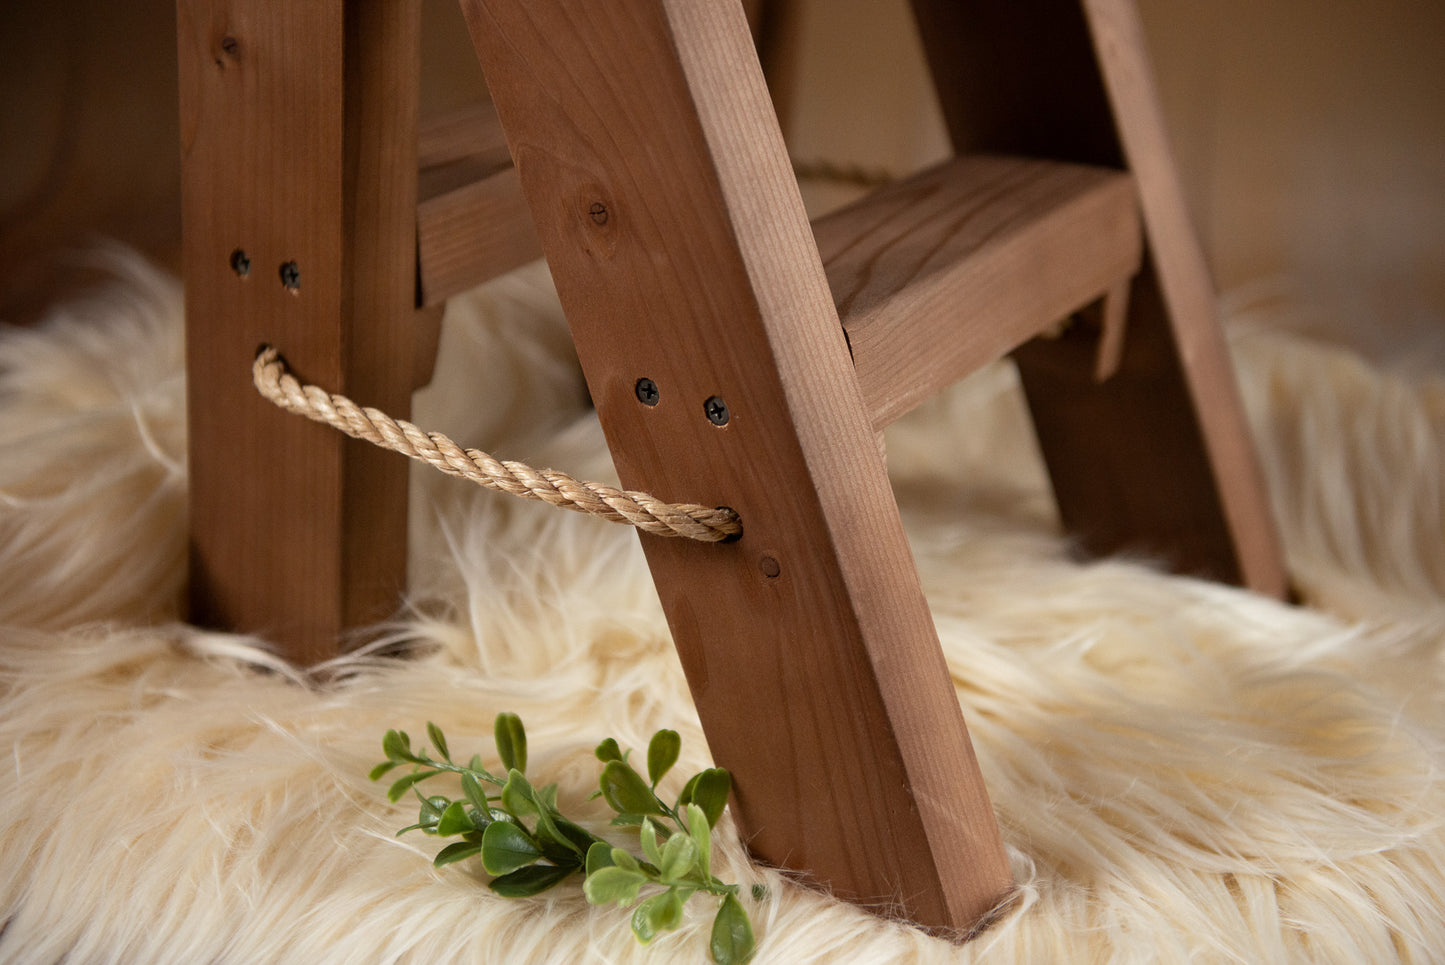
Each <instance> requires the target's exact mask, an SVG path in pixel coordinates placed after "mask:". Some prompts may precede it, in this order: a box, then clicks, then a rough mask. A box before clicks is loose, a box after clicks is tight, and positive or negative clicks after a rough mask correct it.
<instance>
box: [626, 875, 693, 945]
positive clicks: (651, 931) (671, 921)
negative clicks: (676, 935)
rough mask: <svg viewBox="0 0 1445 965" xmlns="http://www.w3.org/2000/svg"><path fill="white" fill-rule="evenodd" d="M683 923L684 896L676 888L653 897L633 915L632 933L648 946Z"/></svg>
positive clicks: (638, 907) (639, 906)
mask: <svg viewBox="0 0 1445 965" xmlns="http://www.w3.org/2000/svg"><path fill="white" fill-rule="evenodd" d="M681 923H682V896H681V895H679V894H678V893H677V889H676V888H669V889H667V890H666V891H664V892H663V893H662V894H660V895H653V896H652V897H651V898H648V899H647V900H646V901H644V902H643V903H642V904H640V905H638V906H637V910H636V911H634V912H633V913H632V933H633V934H634V935H636V936H637V940H638V941H639V942H641V943H642V944H644V945H646V944H647V943H648V942H650V941H652V939H653V938H655V937H656V936H657V934H658V933H659V932H665V931H671V930H672V929H674V928H676V927H677V926H678V925H680V924H681Z"/></svg>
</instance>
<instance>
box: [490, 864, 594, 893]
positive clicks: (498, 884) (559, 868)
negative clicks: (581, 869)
mask: <svg viewBox="0 0 1445 965" xmlns="http://www.w3.org/2000/svg"><path fill="white" fill-rule="evenodd" d="M576 870H577V866H576V865H550V864H534V865H529V866H528V867H525V868H518V869H517V870H516V871H513V872H511V873H509V874H505V875H502V876H501V877H500V878H493V879H492V880H491V881H490V882H488V883H487V887H488V888H490V889H492V890H493V891H495V892H496V893H497V894H499V895H501V896H502V897H503V898H526V897H528V896H529V895H539V894H541V893H542V892H544V891H546V890H547V889H548V888H551V887H552V886H554V885H556V884H558V883H560V882H561V881H563V880H565V879H566V878H567V876H568V875H570V874H571V873H572V872H574V871H576Z"/></svg>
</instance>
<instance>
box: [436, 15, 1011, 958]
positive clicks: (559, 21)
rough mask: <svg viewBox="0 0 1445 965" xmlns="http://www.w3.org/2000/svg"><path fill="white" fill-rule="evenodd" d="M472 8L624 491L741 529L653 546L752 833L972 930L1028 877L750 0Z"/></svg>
mask: <svg viewBox="0 0 1445 965" xmlns="http://www.w3.org/2000/svg"><path fill="white" fill-rule="evenodd" d="M463 9H464V10H465V12H466V15H467V19H468V24H469V27H470V30H471V34H472V39H473V42H474V43H475V44H476V47H477V51H478V55H479V57H480V59H481V62H482V66H483V69H484V71H485V73H486V74H487V80H488V85H489V87H490V88H491V91H492V96H493V99H494V101H495V103H496V105H497V109H498V111H499V112H500V114H501V117H502V120H503V123H504V125H505V126H506V129H507V133H508V138H509V141H510V143H511V146H512V153H513V156H514V157H515V158H516V160H517V164H518V169H519V172H520V175H521V179H522V187H523V190H524V192H525V193H526V195H527V199H528V202H529V204H530V206H531V209H532V212H533V215H534V217H535V219H536V223H537V227H538V233H539V235H540V237H541V239H542V245H543V248H544V249H545V250H546V252H547V258H548V262H549V264H550V265H551V267H552V271H553V275H554V278H555V279H556V282H557V287H558V292H559V294H560V295H561V298H562V303H563V307H564V309H565V310H566V313H567V316H568V319H569V322H570V324H571V326H572V331H573V335H574V338H575V341H576V344H577V348H578V353H579V356H580V357H581V360H582V364H583V368H584V371H585V373H586V375H587V380H588V384H589V386H590V388H591V391H592V395H593V398H594V400H595V402H596V404H597V408H598V413H599V416H600V417H601V420H602V424H603V429H604V431H605V432H606V434H607V437H608V441H609V444H610V446H611V447H612V450H613V454H614V458H615V461H616V463H617V467H618V471H619V473H620V474H621V477H622V480H623V483H624V484H625V485H627V486H635V487H642V488H647V489H648V490H649V491H651V492H654V493H656V494H657V495H659V496H660V497H661V498H664V499H669V500H677V499H687V500H690V501H700V502H704V503H713V504H718V505H728V506H731V507H733V508H734V509H736V510H737V511H738V512H739V513H740V514H741V516H742V519H743V527H744V533H743V535H742V537H741V538H740V539H738V540H737V541H735V542H732V543H728V544H711V545H702V544H689V545H677V544H679V543H680V542H682V541H677V540H670V541H664V540H651V539H644V541H643V545H644V548H645V550H646V552H647V557H648V561H649V563H650V565H651V567H652V572H653V576H654V579H655V581H656V583H657V587H658V592H659V595H660V597H661V599H662V603H663V607H664V609H665V610H666V612H667V616H668V621H669V625H670V626H671V628H672V632H673V637H674V640H675V642H676V644H677V647H678V652H679V655H680V656H681V659H682V663H683V667H684V670H685V671H686V673H687V677H688V681H689V684H690V685H691V688H692V691H693V695H694V698H695V700H696V703H697V707H698V712H699V715H700V717H701V720H702V722H703V726H704V729H705V730H706V733H707V736H708V742H709V745H710V747H711V750H712V753H713V756H714V757H715V758H716V760H717V761H718V763H719V764H721V765H723V766H725V767H728V768H729V769H730V770H732V772H733V774H734V775H735V778H736V795H735V798H734V805H735V807H736V809H737V814H738V816H739V820H740V821H741V822H742V825H743V829H744V833H745V834H746V835H747V836H748V840H749V843H750V846H751V847H752V848H753V850H754V852H755V853H757V854H758V855H759V856H761V857H762V858H763V859H765V860H768V861H772V862H775V863H778V864H781V865H784V866H786V867H789V868H793V869H798V870H801V871H806V872H807V873H809V874H811V875H812V876H814V878H815V879H816V880H818V881H820V882H823V883H826V884H827V885H828V886H830V887H831V888H833V889H834V891H835V892H836V893H837V894H839V895H840V896H842V897H846V898H849V899H852V900H855V901H861V902H864V903H868V904H875V905H877V904H886V905H888V906H889V907H891V908H892V909H893V910H895V911H898V910H901V911H902V913H903V914H904V915H905V916H907V917H909V918H911V919H913V920H915V921H918V922H921V923H923V924H925V925H928V926H930V927H933V928H935V929H939V930H957V929H967V928H969V927H971V926H972V925H974V924H975V923H976V922H977V921H978V919H979V918H980V917H981V916H982V915H983V914H984V913H985V912H987V911H988V910H989V909H990V908H991V907H992V906H993V905H994V903H995V902H996V901H998V900H999V899H1000V898H1001V897H1002V896H1003V895H1005V894H1006V893H1007V892H1008V891H1009V890H1010V887H1011V882H1010V878H1009V873H1008V868H1007V864H1006V862H1005V860H1004V855H1003V851H1002V847H1001V844H1000V842H999V837H998V832H997V828H996V826H995V823H994V819H993V813H992V809H991V807H990V806H989V804H988V799H987V796H986V794H985V792H984V788H983V785H982V782H981V780H980V777H979V774H978V769H977V763H976V761H975V759H974V756H973V752H972V748H971V746H970V744H969V741H968V736H967V732H966V730H965V728H964V725H963V721H962V718H961V715H960V714H959V708H958V703H957V698H956V697H955V695H954V692H953V687H952V684H951V681H950V679H949V675H948V671H947V668H946V666H945V665H944V662H943V658H942V654H941V653H940V651H939V649H938V644H937V638H936V636H935V634H934V631H933V626H932V621H931V618H930V616H929V613H928V609H927V606H926V604H925V602H924V599H923V595H922V592H921V590H920V587H919V585H918V579H917V573H916V571H915V570H914V567H913V563H912V559H911V557H910V555H909V551H908V546H907V543H906V541H905V539H904V536H903V532H902V527H901V524H900V522H899V519H898V515H897V508H896V506H895V504H894V502H893V498H892V493H891V491H890V490H889V488H888V481H887V478H886V476H885V474H884V471H883V466H882V462H881V459H880V457H879V454H878V451H877V449H876V446H875V444H874V438H873V429H872V425H871V421H870V418H869V415H868V412H867V409H866V406H865V404H864V402H863V398H862V395H861V393H860V391H859V389H858V383H857V380H856V378H855V377H854V375H853V372H852V365H851V362H850V359H849V356H848V351H847V346H846V344H845V342H844V339H843V337H842V331H841V326H840V324H839V321H838V317H837V313H836V311H835V309H834V307H833V302H832V297H831V295H830V293H829V290H828V287H827V281H826V277H825V275H824V273H823V269H822V265H821V263H820V261H819V259H818V255H817V251H816V247H815V245H814V242H813V238H812V233H811V231H810V229H809V226H808V222H807V219H806V216H805V215H804V213H803V209H802V203H801V200H800V198H799V197H798V193H797V186H796V183H795V181H794V179H793V177H792V172H791V169H790V165H789V162H788V158H787V154H786V151H785V150H784V148H783V144H782V139H781V135H780V133H779V132H778V129H777V125H776V120H775V118H774V116H773V114H772V111H771V108H770V105H769V102H768V95H767V91H766V89H765V86H764V83H763V80H762V76H761V71H760V69H759V67H758V64H757V60H756V55H755V53H754V51H753V48H752V43H751V40H750V38H749V36H748V31H747V24H746V22H745V20H744V19H743V16H742V11H741V8H740V7H738V6H737V5H736V4H730V3H697V2H691V0H689V2H678V3H671V2H657V0H629V2H619V3H613V4H608V5H606V6H605V7H604V6H602V5H590V4H569V3H564V2H560V0H558V2H536V0H525V2H523V0H464V2H463ZM642 377H647V378H651V379H653V380H654V381H655V382H656V384H657V386H658V388H659V390H660V399H659V400H658V404H657V405H655V406H647V405H643V404H642V403H641V402H639V400H638V399H637V398H636V396H635V393H634V388H635V385H636V382H637V380H638V379H639V378H642ZM713 397H718V398H721V399H723V400H725V402H726V405H727V408H728V412H729V418H728V420H727V422H726V424H725V425H722V426H717V425H714V424H713V423H712V422H710V421H709V419H708V418H707V416H706V415H705V411H704V408H705V406H704V403H705V402H706V400H708V399H710V398H713Z"/></svg>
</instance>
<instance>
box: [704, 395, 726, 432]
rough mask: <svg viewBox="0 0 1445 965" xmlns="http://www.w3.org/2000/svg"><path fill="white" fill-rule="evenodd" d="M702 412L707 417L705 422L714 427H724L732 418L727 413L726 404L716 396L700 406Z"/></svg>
mask: <svg viewBox="0 0 1445 965" xmlns="http://www.w3.org/2000/svg"><path fill="white" fill-rule="evenodd" d="M702 411H703V412H704V413H706V415H707V421H709V422H711V423H712V424H713V425H715V426H725V425H727V424H728V420H729V419H731V418H732V413H730V412H729V411H728V404H727V403H726V402H724V401H723V400H722V399H721V398H719V397H718V396H712V397H711V398H709V399H708V400H707V401H706V402H704V403H703V404H702Z"/></svg>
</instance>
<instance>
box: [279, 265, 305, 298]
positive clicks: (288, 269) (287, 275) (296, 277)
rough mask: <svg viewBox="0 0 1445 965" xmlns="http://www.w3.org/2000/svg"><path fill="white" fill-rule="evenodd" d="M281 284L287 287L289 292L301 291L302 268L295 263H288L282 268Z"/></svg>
mask: <svg viewBox="0 0 1445 965" xmlns="http://www.w3.org/2000/svg"><path fill="white" fill-rule="evenodd" d="M281 284H282V285H285V286H286V290H287V291H289V292H297V291H300V290H301V266H300V265H298V264H296V262H294V261H288V262H286V263H285V264H283V265H282V266H281Z"/></svg>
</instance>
